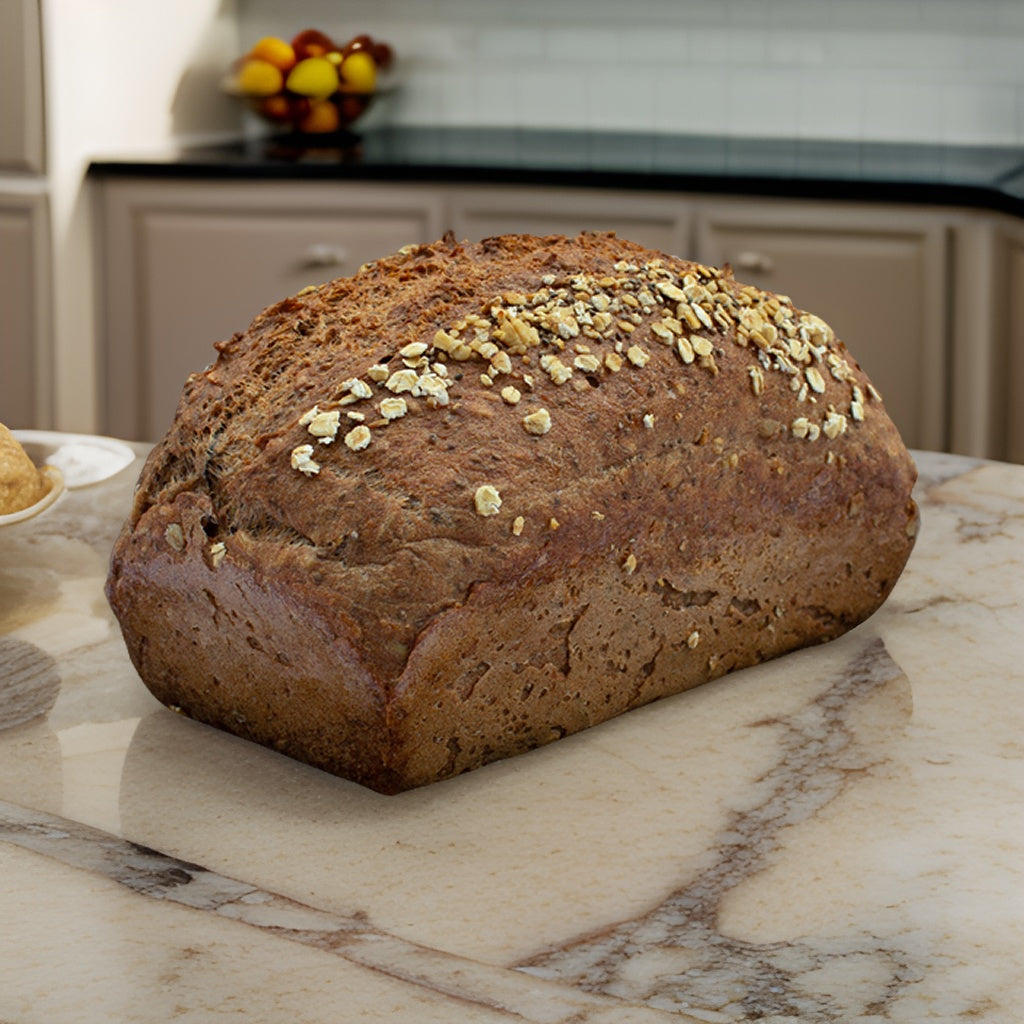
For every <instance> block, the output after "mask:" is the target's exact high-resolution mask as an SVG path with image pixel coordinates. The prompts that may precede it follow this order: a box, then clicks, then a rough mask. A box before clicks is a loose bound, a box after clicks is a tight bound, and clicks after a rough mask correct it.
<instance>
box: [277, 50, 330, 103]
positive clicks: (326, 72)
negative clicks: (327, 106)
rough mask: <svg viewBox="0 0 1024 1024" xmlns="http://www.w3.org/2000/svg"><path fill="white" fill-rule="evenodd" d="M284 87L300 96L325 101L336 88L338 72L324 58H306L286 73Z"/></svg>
mask: <svg viewBox="0 0 1024 1024" xmlns="http://www.w3.org/2000/svg"><path fill="white" fill-rule="evenodd" d="M285 85H286V86H287V87H288V88H289V89H290V90H291V91H292V92H294V93H298V94H299V95H300V96H308V97H309V98H310V99H318V100H322V99H326V98H327V97H328V96H330V95H331V93H332V92H335V91H337V88H338V72H337V71H336V70H335V68H334V65H333V64H332V63H331V62H330V61H329V60H328V59H327V58H326V57H307V58H306V59H305V60H300V61H299V63H298V64H296V65H295V67H293V68H292V69H291V71H289V72H288V77H287V79H285Z"/></svg>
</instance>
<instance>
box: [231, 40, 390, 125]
mask: <svg viewBox="0 0 1024 1024" xmlns="http://www.w3.org/2000/svg"><path fill="white" fill-rule="evenodd" d="M393 59H394V58H393V54H392V50H391V47H390V46H388V44H387V43H381V42H375V41H374V40H373V39H372V38H371V37H370V36H368V35H358V36H354V37H353V38H352V39H350V40H349V41H348V42H347V43H345V44H343V45H338V44H336V43H335V42H334V41H333V40H332V39H331V38H330V37H329V36H328V35H326V34H325V33H323V32H321V31H320V30H319V29H312V28H308V29H304V30H303V31H301V32H299V34H298V35H296V36H295V38H294V39H292V40H291V41H290V42H289V41H287V40H285V39H282V38H279V37H277V36H264V37H263V38H262V39H260V40H259V41H258V42H257V43H255V45H253V46H252V47H251V48H250V50H249V51H248V52H247V53H246V54H244V55H243V56H242V57H240V58H239V59H238V60H237V61H235V64H234V66H233V67H232V69H231V73H230V74H229V76H228V78H227V80H226V81H225V83H224V88H225V89H226V90H227V91H228V92H229V93H231V95H233V96H237V97H238V98H239V99H240V100H242V101H243V102H244V103H245V104H246V106H247V107H249V109H251V110H252V111H253V112H254V113H256V114H257V115H258V116H259V117H261V118H262V119H263V120H265V121H267V122H268V123H270V124H272V125H274V126H275V127H278V128H282V129H286V130H288V131H290V132H293V133H296V134H299V135H310V136H328V135H336V134H338V133H340V132H344V131H346V130H347V129H348V128H350V127H351V125H352V124H354V123H355V122H356V121H357V120H358V119H359V118H360V117H362V115H363V114H364V113H365V112H366V109H367V108H368V107H369V105H370V103H371V102H372V100H373V98H374V96H376V95H377V93H378V91H379V79H380V75H381V73H382V72H385V71H387V70H388V69H389V68H390V67H391V64H392V61H393Z"/></svg>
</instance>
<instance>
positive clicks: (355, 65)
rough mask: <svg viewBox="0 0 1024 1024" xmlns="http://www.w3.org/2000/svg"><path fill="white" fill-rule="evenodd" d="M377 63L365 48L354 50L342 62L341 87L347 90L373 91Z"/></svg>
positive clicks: (375, 82)
mask: <svg viewBox="0 0 1024 1024" xmlns="http://www.w3.org/2000/svg"><path fill="white" fill-rule="evenodd" d="M376 84H377V64H376V61H374V59H373V57H372V56H370V54H368V53H367V52H366V51H365V50H354V51H353V52H352V53H350V54H349V55H348V56H347V57H346V58H345V59H344V60H343V61H342V62H341V87H342V89H343V90H344V91H345V92H373V87H374V86H375V85H376Z"/></svg>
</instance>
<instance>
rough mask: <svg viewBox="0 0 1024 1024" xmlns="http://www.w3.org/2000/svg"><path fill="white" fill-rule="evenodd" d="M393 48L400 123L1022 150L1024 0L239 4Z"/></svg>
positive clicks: (247, 35) (391, 100)
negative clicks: (371, 37)
mask: <svg viewBox="0 0 1024 1024" xmlns="http://www.w3.org/2000/svg"><path fill="white" fill-rule="evenodd" d="M236 2H237V5H238V12H239V21H240V29H241V39H242V43H243V45H245V44H248V43H250V42H252V41H254V40H255V39H257V38H258V37H259V36H261V35H265V34H280V35H290V34H292V33H294V32H296V31H298V30H299V29H300V28H305V27H307V26H316V27H319V28H322V29H324V30H325V31H327V32H329V33H332V34H333V35H335V36H337V37H338V38H340V39H345V38H348V37H349V36H351V35H354V34H356V33H358V32H369V33H371V34H372V35H374V36H375V37H380V38H382V39H386V40H387V41H389V42H390V43H392V45H393V46H394V47H395V50H396V52H397V54H398V58H399V61H398V65H397V68H396V84H397V88H396V91H395V92H394V93H393V94H392V95H390V96H389V97H388V98H387V100H386V101H385V102H383V103H381V104H380V105H379V106H378V108H377V111H376V113H375V114H374V117H375V118H377V119H381V118H387V119H388V120H390V121H392V122H396V123H400V124H439V125H501V126H510V127H571V128H584V129H639V130H646V131H664V132H715V133H722V134H730V135H756V136H769V137H776V136H786V137H799V138H839V139H872V140H904V141H918V142H947V143H967V144H997V145H1007V144H1021V143H1024V0H878V2H876V0H717V2H710V0H619V2H612V0H514V2H510V0H341V2H339V0H294V2H291V3H287V4H285V3H282V2H280V0H277V2H273V0H236Z"/></svg>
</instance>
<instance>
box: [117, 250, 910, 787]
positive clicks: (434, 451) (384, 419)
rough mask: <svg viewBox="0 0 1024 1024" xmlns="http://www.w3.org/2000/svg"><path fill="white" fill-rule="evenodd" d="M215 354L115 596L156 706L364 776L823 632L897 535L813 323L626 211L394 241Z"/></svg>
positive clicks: (677, 682)
mask: <svg viewBox="0 0 1024 1024" xmlns="http://www.w3.org/2000/svg"><path fill="white" fill-rule="evenodd" d="M216 348H217V349H218V358H217V361H216V363H215V364H214V365H213V366H212V367H210V368H209V369H208V370H206V371H204V372H203V373H200V374H195V375H193V376H192V377H191V378H190V379H189V381H188V382H187V384H186V386H185V389H184V391H183V394H182V398H181V401H180V404H179V407H178V410H177V414H176V417H175V421H174V424H173V426H172V428H171V430H170V431H169V432H168V434H167V436H166V437H165V438H164V439H163V441H162V442H161V443H160V444H158V445H157V446H156V447H155V448H154V450H153V452H152V453H151V454H150V456H149V458H148V460H147V462H146V465H145V467H144V469H143V472H142V475H141V477H140V481H139V487H138V490H137V493H136V498H135V503H134V507H133V510H132V513H131V516H130V517H129V519H128V522H127V523H126V524H125V527H124V529H123V531H122V533H121V535H120V537H119V539H118V541H117V543H116V545H115V548H114V552H113V556H112V560H111V569H110V575H109V578H108V582H107V594H108V598H109V600H110V604H111V606H112V608H113V610H114V612H115V614H116V615H117V617H118V620H119V622H120V624H121V628H122V631H123V633H124V637H125V641H126V644H127V647H128V650H129V653H130V655H131V657H132V660H133V662H134V664H135V666H136V668H137V669H138V671H139V674H140V676H141V677H142V679H143V680H144V682H145V683H146V684H147V686H149V688H150V689H151V690H152V691H153V693H154V694H155V695H156V696H157V697H158V698H159V699H160V700H161V701H163V702H164V703H166V704H169V705H171V706H173V707H176V708H178V709H180V710H181V711H183V712H184V713H186V714H188V715H190V716H192V717H194V718H197V719H199V720H201V721H204V722H207V723H209V724H211V725H215V726H218V727H220V728H223V729H227V730H229V731H231V732H234V733H236V734H238V735H241V736H244V737H246V738H248V739H251V740H255V741H257V742H260V743H263V744H266V745H268V746H271V747H273V748H275V749H277V750H279V751H281V752H282V753H285V754H288V755H290V756H292V757H295V758H298V759H300V760H303V761H306V762H308V763H310V764H313V765H316V766H318V767H320V768H323V769H324V770H326V771H329V772H332V773H334V774H337V775H341V776H343V777H346V778H350V779H353V780H355V781H357V782H360V783H362V784H364V785H367V786H370V787H371V788H373V789H375V790H378V791H379V792H386V793H393V792H399V791H401V790H404V789H408V788H411V787H413V786H419V785H423V784H426V783H429V782H433V781H437V780H439V779H444V778H449V777H451V776H453V775H457V774H459V773H461V772H464V771H467V770H470V769H473V768H475V767H478V766H480V765H482V764H486V763H488V762H489V761H493V760H496V759H498V758H502V757H508V756H511V755H514V754H517V753H521V752H523V751H526V750H529V749H531V748H533V747H536V746H539V745H541V744H544V743H547V742H549V741H550V740H553V739H557V738H558V737H560V736H564V735H567V734H569V733H573V732H577V731H579V730H580V729H583V728H586V727H588V726H590V725H594V724H596V723H598V722H601V721H604V720H606V719H608V718H610V717H612V716H614V715H617V714H620V713H622V712H624V711H627V710H629V709H630V708H633V707H637V706H640V705H642V704H645V703H648V702H649V701H652V700H655V699H657V698H659V697H663V696H666V695H668V694H672V693H677V692H680V691H682V690H684V689H687V688H689V687H692V686H695V685H698V684H699V683H702V682H705V681H707V680H709V679H712V678H715V677H717V676H720V675H722V674H723V673H725V672H728V671H731V670H733V669H736V668H740V667H743V666H745V665H750V664H754V663H757V662H759V661H763V660H766V659H768V658H772V657H776V656H778V655H780V654H783V653H785V652H786V651H789V650H793V649H795V648H798V647H801V646H804V645H807V644H809V643H815V642H820V641H822V640H827V639H831V638H833V637H835V636H838V635H839V634H840V633H842V632H845V631H846V630H847V629H849V628H851V627H852V626H853V625H855V624H857V623H858V622H860V621H862V620H863V619H865V618H866V617H867V616H869V615H870V614H871V613H872V612H873V611H875V610H876V609H877V608H878V606H879V605H880V604H881V603H882V601H884V600H885V598H886V596H887V595H888V594H889V592H890V590H891V589H892V586H893V585H894V583H895V582H896V579H897V578H898V576H899V574H900V572H901V571H902V569H903V566H904V564H905V563H906V560H907V558H908V557H909V554H910V551H911V548H912V546H913V541H914V536H915V534H916V529H917V511H916V507H915V506H914V503H913V501H912V499H911V489H912V487H913V483H914V479H915V470H914V466H913V462H912V460H911V458H910V456H909V455H908V453H907V451H906V449H905V447H904V446H903V443H902V441H901V440H900V437H899V435H898V432H897V431H896V428H895V427H894V426H893V424H892V422H891V421H890V419H889V417H888V416H887V415H886V413H885V410H884V405H883V404H882V402H881V399H880V397H879V396H877V393H876V392H875V391H874V389H873V388H872V387H871V385H870V382H869V381H868V379H867V377H866V375H865V374H864V373H863V371H862V370H861V369H860V367H858V366H857V364H856V362H855V361H854V360H853V359H852V358H851V357H850V355H849V353H848V352H847V351H846V349H845V346H843V344H842V343H841V342H840V341H839V340H838V339H836V338H835V336H834V334H833V333H832V332H831V330H830V329H828V328H827V326H826V325H824V324H823V323H822V322H821V321H820V320H819V319H818V318H816V317H812V316H810V315H808V314H805V313H803V312H802V311H800V310H797V309H795V308H794V307H793V306H792V304H791V303H790V302H789V301H788V300H787V299H786V298H785V297H779V296H773V295H771V294H769V293H766V292H762V291H759V290H758V289H754V288H750V287H744V286H743V285H741V284H738V283H737V282H735V281H734V280H733V278H732V276H731V273H730V272H729V271H728V268H726V269H724V270H717V269H715V268H708V267H703V266H700V265H699V264H693V263H689V262H687V261H684V260H679V259H676V258H673V257H669V256H667V255H665V254H663V253H657V252H652V251H649V250H646V249H643V248H641V247H640V246H637V245H634V244H632V243H629V242H626V241H624V240H621V239H618V238H616V237H614V236H613V235H581V236H579V237H577V238H573V239H566V238H562V237H560V236H552V237H549V238H534V237H530V236H503V237H501V238H496V239H485V240H484V241H482V242H480V243H476V244H469V243H458V242H456V241H455V240H454V239H452V238H451V237H446V238H445V239H442V240H441V241H439V242H437V243H434V244H433V245H429V246H414V247H409V248H407V249H406V250H403V251H402V252H401V253H398V254H395V255H394V256H392V257H388V258H387V259H383V260H380V261H377V262H376V263H374V264H371V265H368V266H366V267H364V268H362V269H361V271H360V272H359V273H358V274H357V275H355V276H354V277H352V278H346V279H339V280H337V281H334V282H330V283H329V284H325V285H322V286H320V287H318V288H315V289H310V290H307V291H306V292H303V293H300V294H299V295H298V296H294V297H291V298H289V299H286V300H284V301H283V302H281V303H278V304H277V305H275V306H272V307H270V308H268V309H267V310H265V311H264V312H263V313H261V314H260V315H259V316H257V317H256V319H255V320H254V321H253V323H252V324H251V325H250V327H249V328H248V329H247V330H246V331H245V332H242V333H239V334H236V335H235V336H234V337H232V338H231V339H230V340H228V341H226V342H223V343H220V344H218V345H217V346H216ZM508 389H513V390H508ZM398 399H401V402H399V401H397V400H398ZM399 410H401V414H399ZM542 410H543V414H542V413H541V411H542ZM350 414H354V416H351V417H350ZM544 428H547V429H544ZM324 442H326V443H324Z"/></svg>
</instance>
